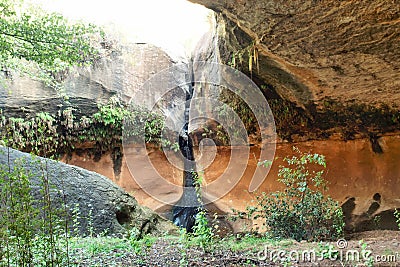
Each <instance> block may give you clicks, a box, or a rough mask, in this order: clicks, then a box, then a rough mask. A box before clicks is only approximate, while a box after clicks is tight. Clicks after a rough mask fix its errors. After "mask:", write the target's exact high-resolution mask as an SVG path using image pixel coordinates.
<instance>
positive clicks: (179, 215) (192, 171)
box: [172, 62, 202, 232]
mask: <svg viewBox="0 0 400 267" xmlns="http://www.w3.org/2000/svg"><path fill="white" fill-rule="evenodd" d="M188 70H189V73H187V74H186V80H187V81H189V83H188V85H187V89H186V98H185V100H186V102H185V111H184V115H183V116H184V120H183V121H184V124H183V127H182V130H181V131H180V133H179V150H180V151H181V153H182V155H183V160H184V170H183V179H184V180H183V187H184V188H183V193H182V196H181V198H180V199H179V201H178V202H177V203H176V204H175V206H174V207H173V210H172V213H173V222H174V224H176V225H178V226H180V227H182V228H185V229H186V231H187V232H192V231H193V226H194V224H195V218H196V214H197V213H198V211H199V209H200V207H201V206H202V205H201V202H200V201H199V197H200V196H198V195H197V192H196V187H195V182H196V178H197V172H196V162H195V158H194V154H193V141H192V138H191V136H190V133H189V122H190V118H189V114H190V107H191V100H192V98H193V94H194V86H195V79H194V72H193V63H192V62H191V63H189V68H188Z"/></svg>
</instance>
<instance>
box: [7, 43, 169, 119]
mask: <svg viewBox="0 0 400 267" xmlns="http://www.w3.org/2000/svg"><path fill="white" fill-rule="evenodd" d="M103 52H104V56H103V57H102V58H101V59H99V60H98V61H96V62H95V63H94V65H93V66H91V67H87V68H80V69H77V70H76V71H75V72H74V73H70V74H69V75H67V77H66V78H65V87H64V88H63V89H62V92H61V93H62V94H64V95H65V96H66V98H67V99H66V98H65V97H63V96H61V94H60V93H58V92H56V91H55V89H52V88H49V87H46V86H44V85H43V84H42V83H40V82H37V81H33V80H32V79H30V78H28V77H19V76H17V75H14V76H13V79H12V81H11V82H10V83H8V84H7V85H6V86H3V85H0V109H2V110H3V115H5V116H6V117H22V118H24V117H26V116H35V114H37V113H39V112H48V113H50V114H53V115H56V114H57V113H58V111H59V110H62V109H65V108H66V107H72V108H73V109H74V110H73V113H74V115H75V117H76V118H78V119H79V118H80V117H81V116H83V115H86V116H88V115H91V114H93V113H95V112H96V111H97V107H98V105H101V104H104V103H107V102H108V100H109V99H110V97H112V96H114V95H117V96H119V97H120V98H121V99H123V100H124V101H125V102H127V101H129V100H130V99H131V98H135V99H136V100H137V101H139V102H138V103H140V101H141V100H142V98H143V96H142V95H141V92H140V88H141V86H142V85H143V83H144V82H145V81H147V80H148V79H149V78H150V77H151V76H152V75H154V74H156V73H158V72H159V71H161V70H163V69H165V68H168V67H170V66H171V65H172V64H173V61H172V59H171V58H170V57H169V56H168V55H167V54H166V53H165V52H164V51H162V50H161V49H160V48H158V47H155V46H153V45H150V44H129V45H127V44H119V43H118V44H114V46H111V44H110V47H109V48H107V49H105V50H104V51H103Z"/></svg>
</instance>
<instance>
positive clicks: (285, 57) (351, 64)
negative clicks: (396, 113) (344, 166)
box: [192, 0, 400, 104]
mask: <svg viewBox="0 0 400 267" xmlns="http://www.w3.org/2000/svg"><path fill="white" fill-rule="evenodd" d="M192 2H196V3H200V4H203V5H205V6H206V7H209V8H211V9H213V10H215V11H217V12H219V13H220V14H222V15H223V17H224V18H225V20H229V21H230V22H233V23H234V24H227V26H228V28H226V31H227V32H228V31H230V32H233V33H235V32H237V33H240V31H243V34H247V35H248V37H249V38H251V40H252V41H254V42H255V45H256V48H257V50H258V52H259V53H260V55H262V56H264V57H265V58H263V59H261V60H260V64H262V65H263V64H266V65H265V68H261V69H260V76H261V77H264V75H267V76H265V78H266V80H274V77H271V76H273V74H268V73H267V72H268V71H270V69H271V68H269V69H268V68H267V66H268V65H271V66H270V67H273V66H275V68H278V69H279V71H280V72H281V73H282V74H283V73H285V74H286V75H287V78H288V79H289V78H290V79H291V80H292V84H289V80H286V81H285V80H282V79H281V78H282V77H279V76H277V77H275V78H277V79H275V81H273V84H274V85H276V88H277V89H278V92H279V93H280V94H281V95H283V96H286V97H288V98H289V97H291V98H292V99H293V100H296V101H297V102H298V103H301V104H307V103H308V102H309V101H317V102H318V101H320V100H321V99H323V98H324V97H327V96H329V97H332V98H335V99H338V100H340V101H344V102H346V101H351V100H356V101H361V102H365V103H374V102H379V101H385V102H386V103H396V104H399V103H400V95H399V94H397V93H398V92H399V87H400V83H399V79H398V78H399V75H400V74H399V67H400V47H399V46H398V41H399V37H400V20H399V19H400V5H399V2H398V1H384V0H380V1H364V2H362V3H360V2H357V1H332V0H324V1H319V2H315V1H311V0H309V1H301V2H299V1H280V0H262V1H246V0H228V1H209V0H192ZM236 37H237V38H238V39H239V38H240V37H241V36H240V35H237V36H236ZM232 52H233V51H232ZM264 60H265V61H270V62H263V61H264ZM268 75H269V76H270V77H269V76H268Z"/></svg>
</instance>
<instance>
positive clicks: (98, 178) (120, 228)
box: [0, 147, 176, 235]
mask: <svg viewBox="0 0 400 267" xmlns="http://www.w3.org/2000/svg"><path fill="white" fill-rule="evenodd" d="M9 151H10V153H9V154H8V149H7V148H5V147H0V164H5V165H7V164H8V162H10V163H11V166H13V165H14V162H15V160H16V159H19V158H22V157H23V158H25V163H24V166H26V169H27V170H29V171H30V173H32V175H33V176H32V178H31V181H32V184H33V185H34V186H33V191H32V194H33V196H34V197H35V198H37V199H38V198H41V197H42V195H41V193H40V190H41V189H42V188H41V187H40V186H37V185H38V184H40V179H41V177H42V175H43V174H46V173H47V177H48V180H49V184H50V188H51V190H52V192H53V193H52V194H51V195H52V203H53V204H54V205H59V204H60V203H65V204H66V205H67V206H68V207H71V209H72V208H73V207H75V205H76V204H78V205H79V206H78V207H79V217H80V218H79V221H80V224H79V230H80V232H81V234H88V233H89V227H90V224H91V226H92V227H93V232H94V233H102V232H105V231H106V232H107V233H108V234H119V235H121V234H126V233H127V231H128V230H129V229H131V228H132V227H135V228H136V229H138V230H139V233H140V234H141V235H144V234H147V233H149V234H155V235H161V234H163V233H166V232H171V233H172V232H174V231H175V230H176V229H175V226H173V225H172V223H170V222H169V221H167V220H165V219H163V218H161V217H160V216H159V215H157V214H156V213H154V212H153V211H151V210H150V209H149V208H145V207H142V206H140V205H139V204H138V202H137V201H136V199H135V198H133V197H132V196H131V195H129V194H128V193H126V192H125V191H124V190H122V189H121V188H120V187H118V186H117V185H115V184H114V183H113V182H112V181H111V180H110V179H108V178H107V177H104V176H102V175H100V174H97V173H94V172H91V171H88V170H85V169H82V168H79V167H75V166H71V165H67V164H65V163H62V162H57V161H53V160H49V159H44V158H40V157H36V158H32V156H31V155H30V154H27V153H22V152H19V151H16V150H13V149H10V150H9ZM39 161H40V162H39ZM35 185H36V186H35ZM60 190H61V191H62V192H63V194H60V193H58V192H60ZM63 195H64V196H63ZM64 197H65V202H64V201H63V198H64ZM89 222H90V223H89ZM71 225H72V222H71Z"/></svg>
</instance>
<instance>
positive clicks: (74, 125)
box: [0, 98, 164, 157]
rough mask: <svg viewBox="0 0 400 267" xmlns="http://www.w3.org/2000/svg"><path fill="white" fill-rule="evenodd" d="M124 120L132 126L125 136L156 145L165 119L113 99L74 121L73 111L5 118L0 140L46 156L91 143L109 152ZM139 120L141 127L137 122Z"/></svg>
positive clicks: (116, 142) (119, 139) (116, 144)
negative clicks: (90, 113) (89, 114)
mask: <svg viewBox="0 0 400 267" xmlns="http://www.w3.org/2000/svg"><path fill="white" fill-rule="evenodd" d="M124 119H129V120H130V121H131V122H132V126H130V127H129V131H128V130H127V131H126V132H125V134H126V136H127V135H130V136H137V137H138V138H143V137H144V138H145V140H144V141H146V142H153V143H156V144H159V143H160V142H161V137H160V136H161V132H162V130H163V128H164V120H163V118H162V117H161V116H159V115H157V114H155V113H152V112H149V111H147V110H146V109H144V108H141V107H132V108H131V109H128V108H126V107H125V106H124V105H123V104H122V103H120V101H119V100H118V99H116V98H111V99H110V102H109V103H108V104H106V105H102V106H99V110H98V112H96V113H94V114H92V115H91V116H90V117H86V116H83V117H82V118H81V119H80V120H78V119H76V118H75V116H74V114H73V109H72V108H66V109H64V110H60V111H59V113H58V116H54V115H50V114H48V113H44V112H41V113H39V114H36V116H35V117H34V118H8V119H7V118H5V117H4V116H2V117H1V120H0V126H1V128H0V138H1V139H2V140H3V141H4V142H5V143H6V144H7V145H8V146H10V147H12V148H15V149H18V150H21V151H25V152H32V153H34V154H36V155H40V156H46V157H58V156H59V155H60V154H63V153H69V152H71V151H72V150H73V149H74V147H75V145H77V144H80V143H85V142H91V143H93V144H94V149H95V150H96V152H99V153H102V152H105V151H112V150H113V149H114V148H115V147H120V146H121V143H122V131H123V128H124V123H123V122H124ZM138 121H142V122H145V124H144V127H143V124H138V123H136V122H138Z"/></svg>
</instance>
